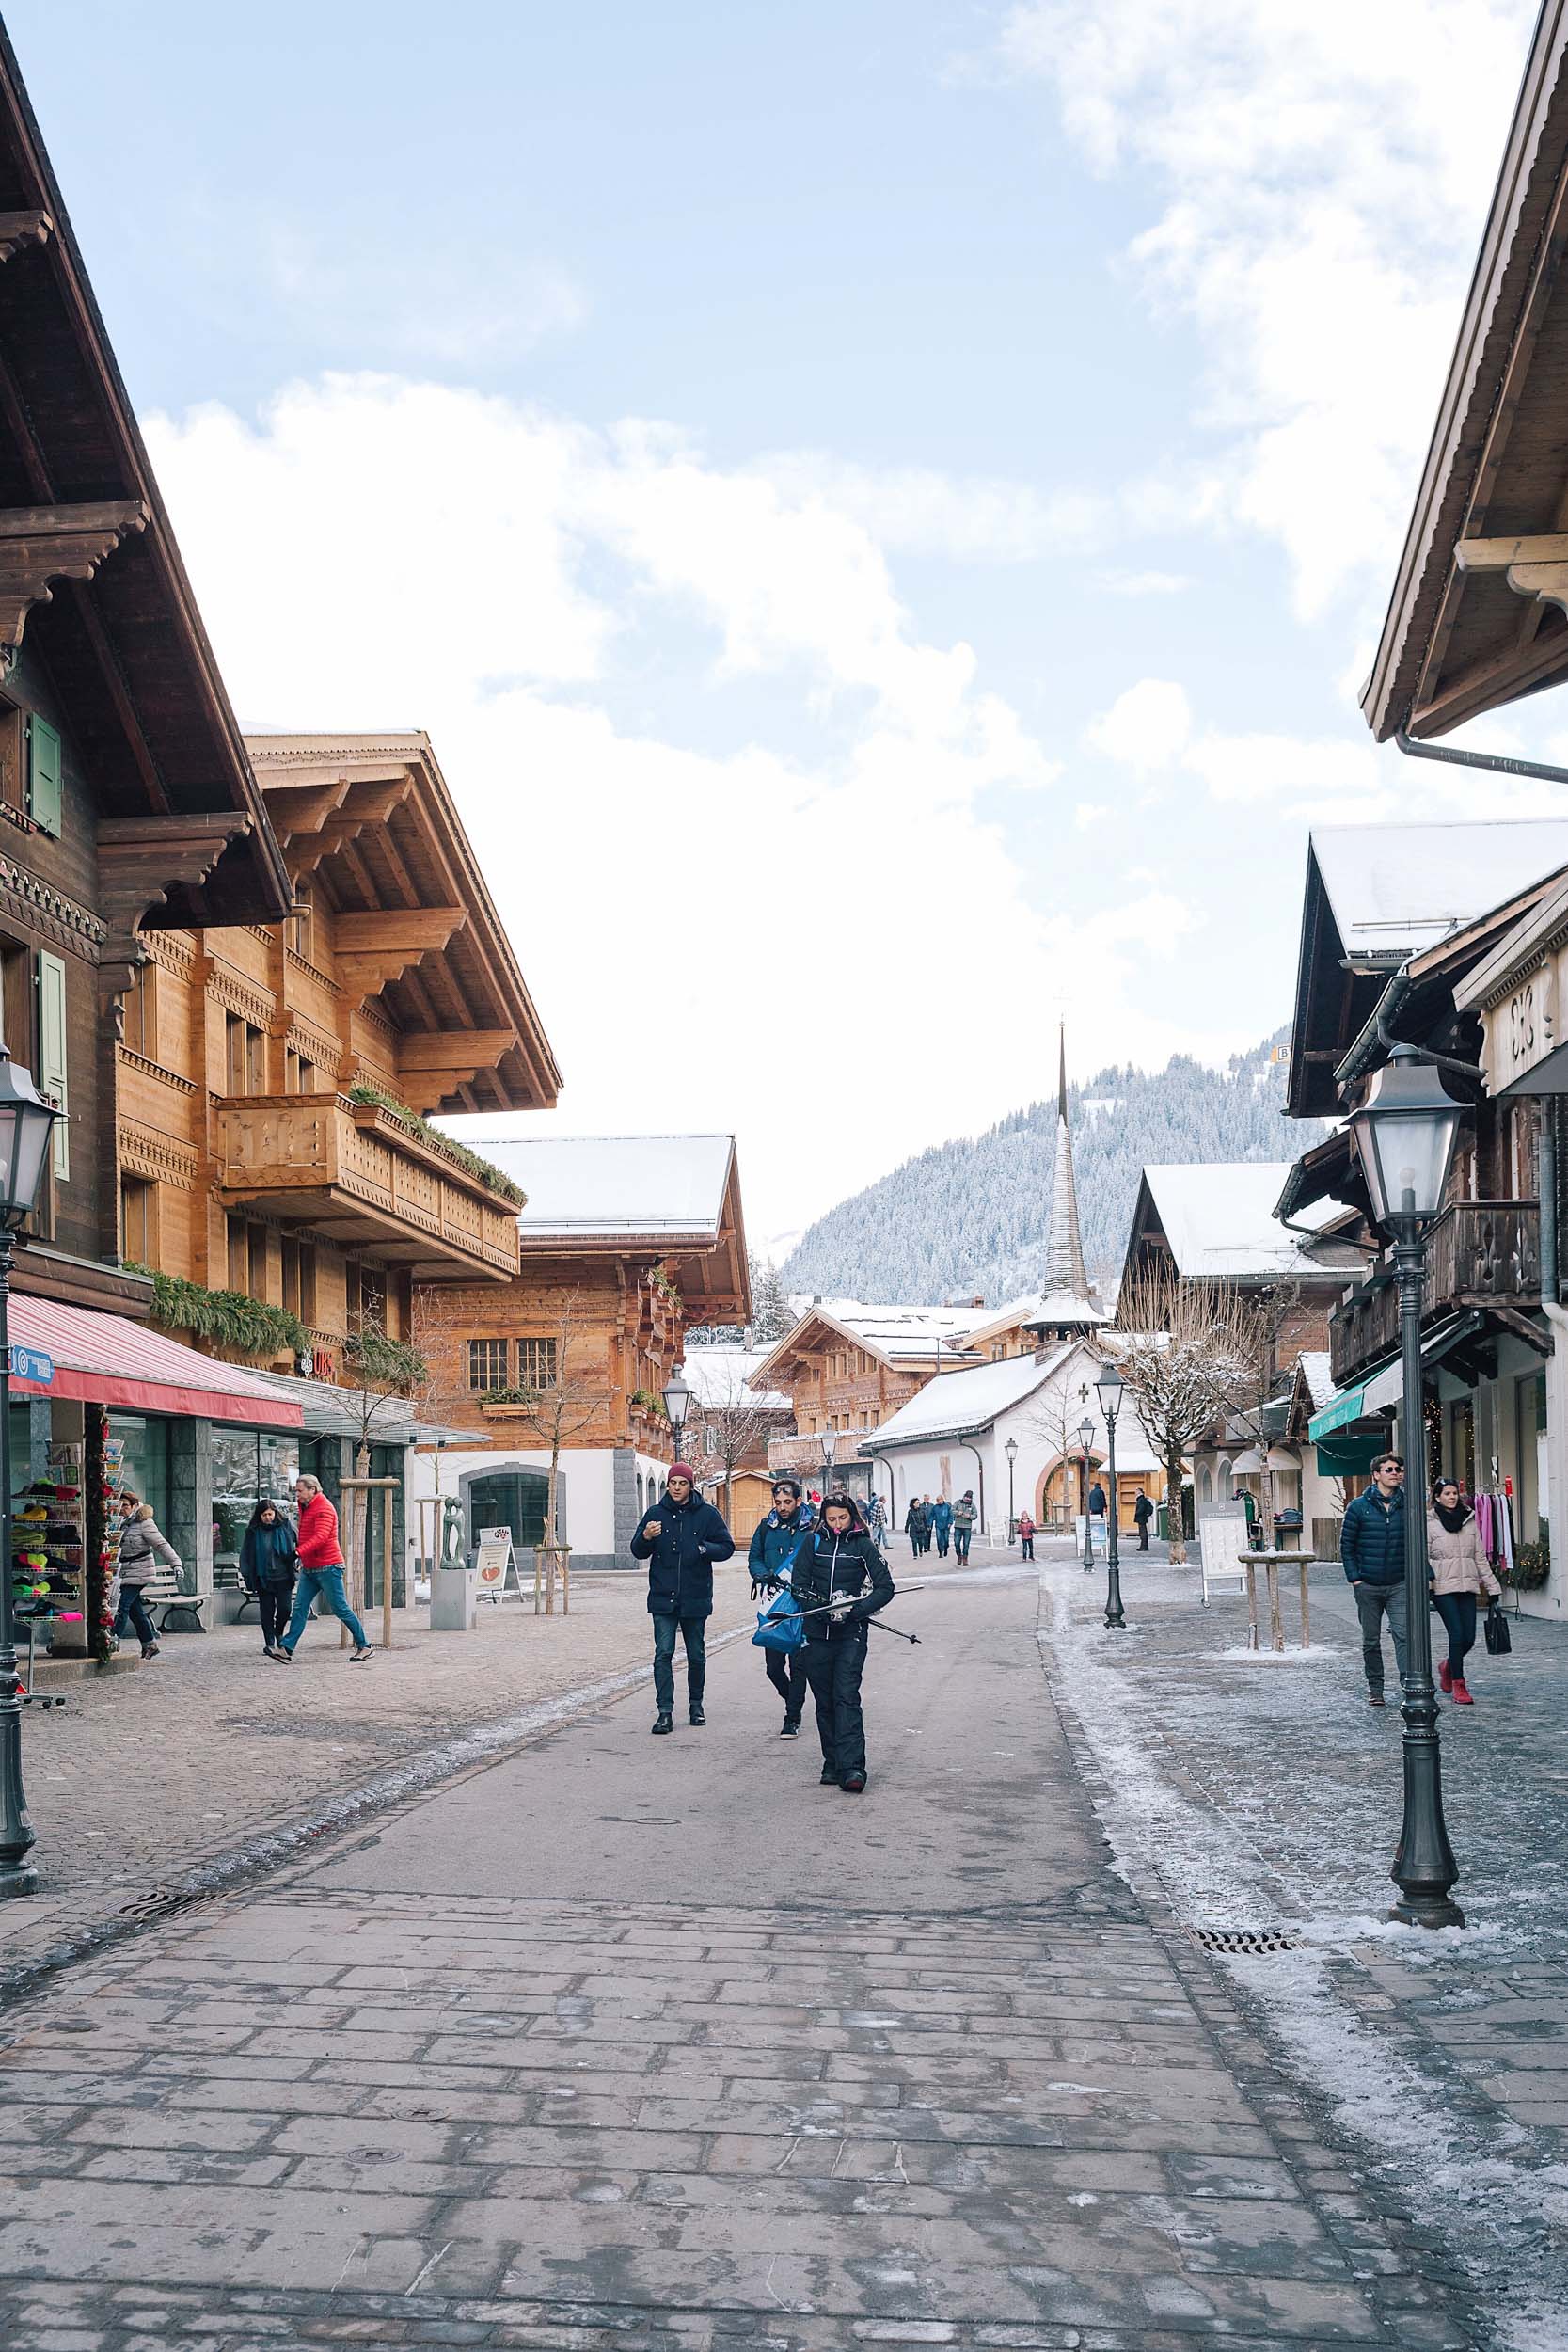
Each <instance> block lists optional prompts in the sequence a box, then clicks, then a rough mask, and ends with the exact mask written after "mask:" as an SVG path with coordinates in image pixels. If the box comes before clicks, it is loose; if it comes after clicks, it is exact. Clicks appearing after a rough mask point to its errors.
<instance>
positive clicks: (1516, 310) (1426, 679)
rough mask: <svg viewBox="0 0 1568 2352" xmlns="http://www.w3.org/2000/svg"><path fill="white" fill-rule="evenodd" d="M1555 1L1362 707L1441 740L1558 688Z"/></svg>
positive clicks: (1567, 644)
mask: <svg viewBox="0 0 1568 2352" xmlns="http://www.w3.org/2000/svg"><path fill="white" fill-rule="evenodd" d="M1565 240H1568V0H1545V5H1544V6H1543V8H1542V9H1541V12H1540V16H1539V18H1538V19H1537V22H1536V27H1535V34H1534V39H1533V40H1532V42H1531V46H1530V52H1529V56H1528V61H1527V63H1526V68H1525V75H1524V80H1523V83H1522V86H1521V87H1520V91H1519V99H1518V103H1517V105H1516V107H1515V110H1514V116H1513V122H1512V124H1511V126H1510V129H1509V135H1508V140H1507V143H1506V145H1505V147H1504V150H1503V157H1502V165H1501V168H1500V170H1499V173H1498V177H1497V189H1496V192H1495V194H1494V197H1493V200H1492V206H1491V210H1490V212H1489V214H1488V215H1487V220H1486V226H1485V230H1484V232H1483V235H1482V238H1481V252H1480V254H1479V256H1478V259H1477V262H1476V268H1475V275H1474V277H1473V278H1472V280H1471V284H1470V291H1469V294H1468V297H1467V299H1466V302H1465V311H1464V315H1463V318H1462V320H1461V324H1460V329H1459V336H1458V340H1457V342H1456V343H1455V346H1454V352H1453V358H1452V360H1451V361H1450V363H1449V373H1448V376H1447V380H1446V381H1445V383H1444V386H1443V390H1442V396H1441V400H1440V403H1439V405H1438V411H1437V418H1436V422H1435V424H1434V427H1433V436H1432V443H1431V447H1430V449H1429V451H1428V453H1427V460H1426V464H1425V467H1424V469H1423V470H1422V474H1421V479H1420V485H1419V487H1418V491H1417V495H1416V504H1415V511H1414V513H1413V514H1412V516H1411V519H1410V527H1409V531H1408V532H1407V534H1406V537H1405V543H1404V548H1403V551H1402V555H1401V558H1400V564H1399V569H1398V572H1397V574H1396V577H1395V580H1394V586H1393V593H1392V595H1391V596H1390V599H1389V604H1388V612H1387V617H1386V620H1385V622H1384V627H1383V633H1382V637H1381V639H1380V642H1379V644H1378V649H1377V657H1376V660H1375V661H1374V663H1373V665H1372V672H1371V675H1370V678H1369V680H1368V682H1367V686H1366V689H1365V691H1364V693H1363V696H1362V708H1363V710H1364V711H1365V713H1366V716H1367V721H1368V723H1369V725H1370V727H1371V729H1372V732H1373V734H1374V735H1375V736H1376V737H1377V739H1378V740H1379V741H1380V742H1382V741H1385V740H1386V739H1387V738H1389V737H1390V736H1398V735H1401V734H1403V735H1407V736H1409V737H1413V738H1417V739H1419V738H1423V737H1430V736H1440V735H1445V734H1447V733H1448V732H1449V729H1450V728H1453V727H1457V726H1462V725H1463V724H1464V723H1465V721H1466V720H1468V719H1474V718H1478V717H1480V716H1481V715H1482V714H1483V713H1484V712H1487V711H1491V710H1497V709H1500V708H1502V707H1505V706H1506V705H1508V704H1510V703H1513V702H1515V701H1517V700H1518V699H1519V698H1520V697H1521V696H1523V695H1528V694H1535V693H1539V692H1540V691H1542V690H1543V689H1544V688H1547V687H1552V686H1557V685H1560V684H1561V683H1562V682H1563V680H1564V679H1565V678H1568V441H1565V440H1564V437H1563V433H1562V409H1563V400H1564V396H1565V391H1568V279H1565V278H1564V277H1563V273H1562V269H1561V262H1562V255H1563V250H1564V244H1565Z"/></svg>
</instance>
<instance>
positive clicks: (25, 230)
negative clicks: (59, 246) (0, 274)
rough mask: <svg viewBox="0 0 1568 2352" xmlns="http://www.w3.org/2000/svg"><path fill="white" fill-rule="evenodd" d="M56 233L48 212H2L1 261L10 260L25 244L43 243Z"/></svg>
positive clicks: (0, 223)
mask: <svg viewBox="0 0 1568 2352" xmlns="http://www.w3.org/2000/svg"><path fill="white" fill-rule="evenodd" d="M54 233H55V224H54V222H53V220H52V219H51V218H50V216H49V215H48V214H47V213H0V262H8V261H9V260H10V258H11V255H12V254H13V253H20V252H21V250H22V248H23V246H24V245H42V244H44V243H45V241H46V240H47V239H48V238H49V237H51V236H53V235H54Z"/></svg>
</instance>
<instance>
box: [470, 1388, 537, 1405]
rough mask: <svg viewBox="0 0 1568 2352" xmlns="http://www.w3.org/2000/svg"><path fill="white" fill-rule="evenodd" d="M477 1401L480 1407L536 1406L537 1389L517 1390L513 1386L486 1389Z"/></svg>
mask: <svg viewBox="0 0 1568 2352" xmlns="http://www.w3.org/2000/svg"><path fill="white" fill-rule="evenodd" d="M479 1401H480V1403H481V1404H482V1405H537V1404H538V1402H539V1391H538V1390H537V1389H519V1388H517V1387H516V1386H515V1385H514V1386H512V1387H511V1388H501V1389H486V1390H485V1391H484V1394H483V1396H482V1397H481V1398H480V1400H479Z"/></svg>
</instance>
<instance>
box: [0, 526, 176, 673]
mask: <svg viewBox="0 0 1568 2352" xmlns="http://www.w3.org/2000/svg"><path fill="white" fill-rule="evenodd" d="M149 519H150V515H149V510H148V508H147V506H146V505H145V503H144V502H143V501H142V500H140V499H116V500H111V501H108V502H107V503H105V504H103V505H97V506H11V507H0V674H3V673H4V672H5V671H7V670H8V669H9V668H10V666H11V664H12V662H13V661H14V660H16V653H17V647H18V646H19V645H20V644H21V643H22V632H23V630H24V628H26V626H27V615H28V613H29V612H31V611H32V609H33V607H34V605H35V604H48V603H49V602H50V601H51V599H52V595H53V582H54V581H55V580H90V579H91V578H92V576H93V574H94V572H95V571H96V570H97V569H98V566H99V565H100V564H102V563H103V560H104V558H105V557H106V556H110V555H112V554H113V553H114V551H115V549H116V548H118V547H119V543H120V541H121V540H122V539H123V538H125V537H126V536H127V534H128V533H130V532H135V531H145V530H146V528H147V525H148V521H149Z"/></svg>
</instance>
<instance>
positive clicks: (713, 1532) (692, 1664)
mask: <svg viewBox="0 0 1568 2352" xmlns="http://www.w3.org/2000/svg"><path fill="white" fill-rule="evenodd" d="M734 1549H735V1537H734V1536H733V1535H732V1534H730V1531H729V1529H728V1528H727V1527H726V1526H725V1525H724V1522H723V1520H722V1519H721V1518H720V1516H719V1514H718V1512H717V1511H716V1510H715V1509H714V1507H713V1505H712V1503H711V1502H704V1501H703V1499H702V1497H701V1495H700V1494H698V1492H697V1475H696V1472H695V1471H694V1470H692V1468H691V1465H690V1464H689V1462H672V1463H671V1465H670V1470H669V1475H668V1476H667V1478H666V1479H665V1482H664V1492H663V1494H662V1495H661V1496H660V1497H659V1499H658V1501H657V1502H656V1503H655V1504H654V1505H653V1507H652V1508H651V1509H650V1510H647V1511H644V1513H643V1514H642V1517H641V1519H640V1520H639V1521H638V1525H637V1533H636V1534H634V1535H633V1537H632V1539H631V1556H632V1558H633V1559H634V1560H646V1561H647V1563H648V1614H649V1615H650V1616H651V1617H652V1619H653V1621H654V1700H655V1703H656V1705H657V1708H658V1713H657V1717H656V1718H655V1721H654V1729H655V1731H656V1732H670V1731H673V1729H674V1727H675V1720H674V1719H675V1666H674V1658H675V1634H676V1632H677V1630H678V1631H679V1634H680V1637H681V1645H682V1647H683V1648H684V1650H685V1652H686V1697H687V1714H688V1717H689V1721H690V1722H691V1723H692V1724H696V1725H697V1726H698V1727H701V1725H702V1724H705V1723H706V1721H707V1717H706V1716H705V1714H704V1712H703V1692H704V1689H705V1685H706V1680H707V1639H706V1631H705V1629H706V1625H707V1620H708V1618H709V1617H710V1616H711V1615H712V1613H713V1565H714V1562H715V1561H716V1560H727V1559H728V1558H729V1557H730V1554H731V1553H732V1552H733V1551H734Z"/></svg>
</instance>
